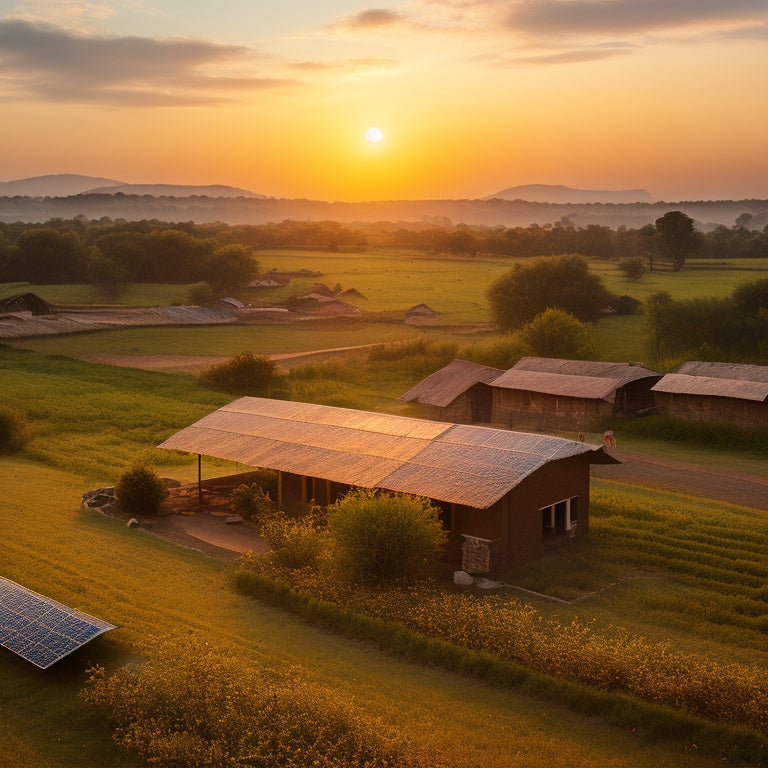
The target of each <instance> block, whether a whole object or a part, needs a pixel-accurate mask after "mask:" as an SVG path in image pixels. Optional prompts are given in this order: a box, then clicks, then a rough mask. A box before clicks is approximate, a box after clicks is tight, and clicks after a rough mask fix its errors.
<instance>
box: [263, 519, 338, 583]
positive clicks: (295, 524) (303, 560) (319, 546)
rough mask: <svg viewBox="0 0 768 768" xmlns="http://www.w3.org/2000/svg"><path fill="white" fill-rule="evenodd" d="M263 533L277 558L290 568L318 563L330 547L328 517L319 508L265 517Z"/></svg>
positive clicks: (313, 565)
mask: <svg viewBox="0 0 768 768" xmlns="http://www.w3.org/2000/svg"><path fill="white" fill-rule="evenodd" d="M261 535H262V537H263V538H264V540H265V541H266V542H267V543H268V544H269V546H270V547H271V548H272V553H271V556H272V559H273V562H275V563H276V564H277V565H278V566H279V567H281V568H288V569H289V570H296V569H299V568H315V567H317V565H318V564H319V563H320V560H321V558H322V556H323V555H324V554H325V553H326V552H327V550H328V534H327V531H326V529H325V520H324V519H323V517H322V516H321V515H320V514H319V509H318V508H313V510H312V511H311V512H309V513H307V514H305V515H302V516H301V517H297V518H293V517H288V516H287V515H286V514H285V513H284V512H277V513H276V514H274V515H271V516H270V517H267V518H265V519H263V520H262V525H261Z"/></svg>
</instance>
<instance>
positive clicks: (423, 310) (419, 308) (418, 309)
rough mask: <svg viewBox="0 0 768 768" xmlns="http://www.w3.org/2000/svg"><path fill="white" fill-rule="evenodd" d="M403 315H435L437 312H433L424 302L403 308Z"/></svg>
mask: <svg viewBox="0 0 768 768" xmlns="http://www.w3.org/2000/svg"><path fill="white" fill-rule="evenodd" d="M405 316H406V317H414V316H417V317H437V312H435V310H434V309H432V307H430V306H427V305H426V304H416V305H414V306H413V307H411V308H410V309H406V310H405Z"/></svg>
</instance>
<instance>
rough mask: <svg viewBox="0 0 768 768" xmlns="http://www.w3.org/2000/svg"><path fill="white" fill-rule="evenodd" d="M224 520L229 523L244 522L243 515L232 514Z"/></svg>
mask: <svg viewBox="0 0 768 768" xmlns="http://www.w3.org/2000/svg"><path fill="white" fill-rule="evenodd" d="M224 522H225V523H226V524H227V525H240V524H241V523H242V522H243V518H242V516H241V515H230V516H229V517H227V518H226V519H225V520H224Z"/></svg>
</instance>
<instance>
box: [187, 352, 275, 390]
mask: <svg viewBox="0 0 768 768" xmlns="http://www.w3.org/2000/svg"><path fill="white" fill-rule="evenodd" d="M279 379H280V375H279V374H278V371H277V365H276V364H275V362H274V361H273V360H270V358H268V357H266V356H265V355H254V354H253V353H252V352H241V353H240V354H239V355H235V356H234V357H233V358H231V359H229V360H226V361H225V362H223V363H218V364H217V365H212V366H211V367H210V368H209V369H208V370H207V371H205V372H204V373H203V374H202V375H201V376H200V382H201V383H202V384H203V385H204V386H206V387H209V388H210V389H218V390H220V391H222V392H229V393H230V394H233V395H251V396H258V395H264V394H266V393H268V392H269V390H270V389H271V388H272V387H273V386H275V384H277V382H278V380H279Z"/></svg>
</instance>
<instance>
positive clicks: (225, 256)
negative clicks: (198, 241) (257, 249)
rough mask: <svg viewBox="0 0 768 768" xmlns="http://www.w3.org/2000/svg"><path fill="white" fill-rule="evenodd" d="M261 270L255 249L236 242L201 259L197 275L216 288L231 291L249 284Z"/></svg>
mask: <svg viewBox="0 0 768 768" xmlns="http://www.w3.org/2000/svg"><path fill="white" fill-rule="evenodd" d="M258 272H259V262H258V261H256V260H255V259H254V258H253V250H252V249H251V248H249V247H247V246H245V245H238V244H236V243H233V244H230V245H225V246H224V247H223V248H218V249H217V250H215V251H213V253H211V254H208V255H206V256H203V258H202V259H201V260H200V265H199V267H198V271H197V276H198V277H199V278H200V279H201V280H204V281H205V282H207V283H208V284H209V285H210V286H211V287H212V288H213V289H214V290H218V291H231V290H234V289H235V288H240V287H242V286H244V285H247V284H248V283H249V282H250V281H251V280H253V278H254V277H256V275H257V274H258Z"/></svg>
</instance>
